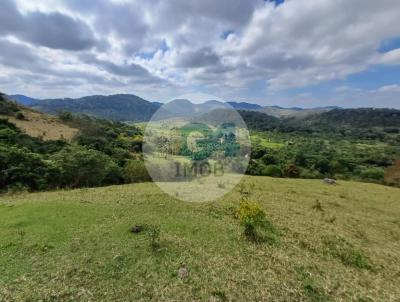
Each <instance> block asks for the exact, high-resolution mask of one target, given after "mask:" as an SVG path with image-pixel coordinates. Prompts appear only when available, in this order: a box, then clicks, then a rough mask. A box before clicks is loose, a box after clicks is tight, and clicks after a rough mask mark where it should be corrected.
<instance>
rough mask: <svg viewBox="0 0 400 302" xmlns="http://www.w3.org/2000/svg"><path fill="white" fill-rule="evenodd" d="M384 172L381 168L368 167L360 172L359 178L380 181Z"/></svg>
mask: <svg viewBox="0 0 400 302" xmlns="http://www.w3.org/2000/svg"><path fill="white" fill-rule="evenodd" d="M384 177H385V172H384V170H383V169H382V168H368V169H365V170H363V171H362V172H361V178H363V179H366V180H372V181H382V180H383V178H384Z"/></svg>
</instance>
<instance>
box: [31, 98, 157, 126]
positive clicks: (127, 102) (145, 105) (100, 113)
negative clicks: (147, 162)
mask: <svg viewBox="0 0 400 302" xmlns="http://www.w3.org/2000/svg"><path fill="white" fill-rule="evenodd" d="M31 107H33V108H35V109H37V110H40V111H43V112H47V113H52V114H56V113H59V112H62V111H68V112H74V113H85V114H89V115H93V116H97V117H102V118H106V119H111V120H115V121H147V120H149V119H150V118H151V116H152V115H153V114H154V113H155V112H156V111H157V109H158V108H159V107H160V105H159V104H158V103H152V102H149V101H146V100H144V99H142V98H140V97H138V96H136V95H133V94H115V95H108V96H103V95H93V96H87V97H82V98H78V99H70V98H65V99H49V100H40V101H37V102H34V103H33V104H31Z"/></svg>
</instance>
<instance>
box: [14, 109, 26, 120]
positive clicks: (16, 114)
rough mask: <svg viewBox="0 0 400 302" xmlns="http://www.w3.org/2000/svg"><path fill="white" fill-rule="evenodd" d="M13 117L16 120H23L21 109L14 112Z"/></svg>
mask: <svg viewBox="0 0 400 302" xmlns="http://www.w3.org/2000/svg"><path fill="white" fill-rule="evenodd" d="M15 118H16V119H17V120H24V119H25V115H24V114H23V113H22V112H21V111H18V112H17V113H15Z"/></svg>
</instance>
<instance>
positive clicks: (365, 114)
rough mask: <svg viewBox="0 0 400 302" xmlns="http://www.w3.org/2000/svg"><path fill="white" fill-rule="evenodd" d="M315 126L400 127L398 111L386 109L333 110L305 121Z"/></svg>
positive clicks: (399, 111)
mask: <svg viewBox="0 0 400 302" xmlns="http://www.w3.org/2000/svg"><path fill="white" fill-rule="evenodd" d="M306 120H307V122H308V123H310V124H312V125H315V126H331V127H335V128H343V127H354V128H373V127H400V110H396V109H388V108H357V109H334V110H330V111H328V112H324V113H321V114H319V115H313V116H310V117H309V118H307V119H306Z"/></svg>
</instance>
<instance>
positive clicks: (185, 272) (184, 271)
mask: <svg viewBox="0 0 400 302" xmlns="http://www.w3.org/2000/svg"><path fill="white" fill-rule="evenodd" d="M178 276H179V278H181V279H184V278H187V277H188V276H189V270H188V269H187V267H186V266H185V265H182V266H181V267H180V268H179V270H178Z"/></svg>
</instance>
